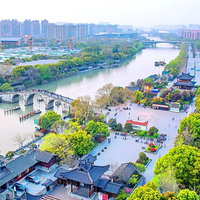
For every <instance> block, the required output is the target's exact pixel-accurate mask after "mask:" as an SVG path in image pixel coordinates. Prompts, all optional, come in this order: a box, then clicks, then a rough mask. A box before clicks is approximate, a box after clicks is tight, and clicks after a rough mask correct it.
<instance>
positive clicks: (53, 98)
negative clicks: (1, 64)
mask: <svg viewBox="0 0 200 200" xmlns="http://www.w3.org/2000/svg"><path fill="white" fill-rule="evenodd" d="M36 94H37V95H39V96H40V99H42V100H43V101H44V103H45V109H46V110H48V109H51V108H53V107H54V102H58V103H59V104H60V105H61V106H62V110H69V109H70V105H71V102H72V101H73V99H71V98H69V97H64V96H62V95H59V94H55V93H52V92H48V91H46V90H22V91H19V92H6V93H0V98H1V100H2V102H4V103H17V102H19V97H20V96H21V97H22V98H23V100H24V102H25V106H29V105H32V104H33V98H34V96H35V95H36Z"/></svg>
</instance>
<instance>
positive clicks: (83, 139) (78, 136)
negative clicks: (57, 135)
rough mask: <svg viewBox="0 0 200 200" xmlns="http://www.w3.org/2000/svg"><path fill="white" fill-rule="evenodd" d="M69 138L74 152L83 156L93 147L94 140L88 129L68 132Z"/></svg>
mask: <svg viewBox="0 0 200 200" xmlns="http://www.w3.org/2000/svg"><path fill="white" fill-rule="evenodd" d="M67 138H68V139H69V141H70V142H71V144H72V148H73V150H74V152H75V153H76V154H77V155H78V156H79V157H81V156H83V155H85V154H87V153H89V152H90V151H91V150H92V148H93V145H94V144H93V142H92V141H91V136H90V135H89V134H87V132H86V131H82V130H79V131H75V132H73V133H71V134H67Z"/></svg>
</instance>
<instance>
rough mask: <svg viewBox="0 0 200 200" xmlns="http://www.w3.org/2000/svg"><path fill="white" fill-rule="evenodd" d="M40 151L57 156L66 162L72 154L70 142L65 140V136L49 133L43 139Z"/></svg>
mask: <svg viewBox="0 0 200 200" xmlns="http://www.w3.org/2000/svg"><path fill="white" fill-rule="evenodd" d="M40 150H41V151H48V152H50V153H53V154H57V155H58V157H59V158H60V159H62V160H67V159H68V158H69V156H72V155H73V154H74V152H73V150H72V145H71V144H70V141H69V140H67V139H66V135H65V134H55V133H50V134H48V135H46V136H45V137H43V139H42V144H41V145H40Z"/></svg>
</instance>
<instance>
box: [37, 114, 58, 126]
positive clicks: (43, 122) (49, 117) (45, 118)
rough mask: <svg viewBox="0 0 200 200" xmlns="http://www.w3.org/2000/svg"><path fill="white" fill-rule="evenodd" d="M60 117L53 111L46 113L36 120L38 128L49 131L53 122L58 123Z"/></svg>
mask: <svg viewBox="0 0 200 200" xmlns="http://www.w3.org/2000/svg"><path fill="white" fill-rule="evenodd" d="M60 118H61V115H59V114H57V113H56V112H55V111H48V112H47V113H44V114H43V115H41V116H40V117H39V119H38V126H39V127H40V128H42V129H51V127H52V125H53V123H54V122H56V121H59V120H60Z"/></svg>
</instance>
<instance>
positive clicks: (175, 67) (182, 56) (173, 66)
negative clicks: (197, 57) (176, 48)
mask: <svg viewBox="0 0 200 200" xmlns="http://www.w3.org/2000/svg"><path fill="white" fill-rule="evenodd" d="M186 58H187V44H186V43H184V42H183V43H182V44H181V51H180V53H179V55H178V56H177V57H176V58H175V59H174V60H172V61H170V62H169V63H168V64H167V65H165V69H164V71H168V70H170V73H171V74H172V75H173V76H174V77H176V76H177V75H178V74H179V73H181V71H182V70H183V67H184V65H185V63H186Z"/></svg>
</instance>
